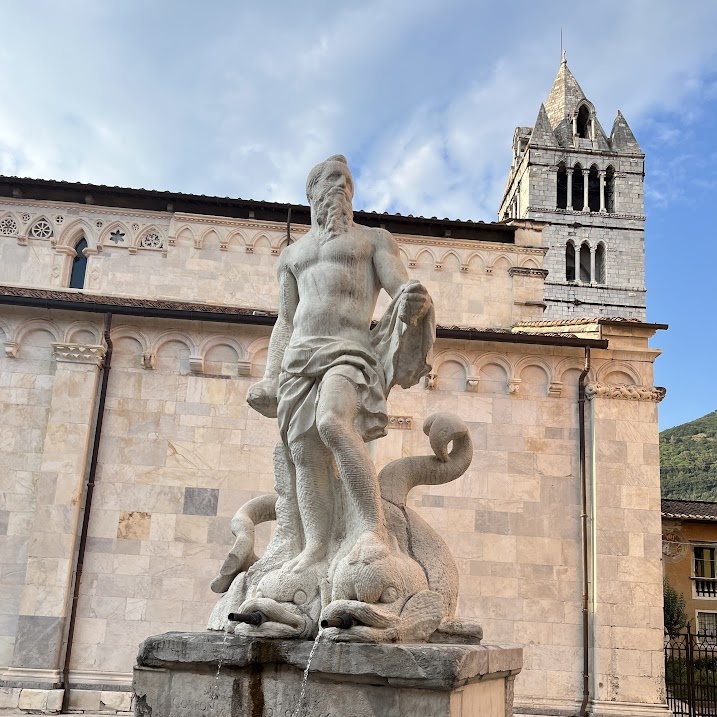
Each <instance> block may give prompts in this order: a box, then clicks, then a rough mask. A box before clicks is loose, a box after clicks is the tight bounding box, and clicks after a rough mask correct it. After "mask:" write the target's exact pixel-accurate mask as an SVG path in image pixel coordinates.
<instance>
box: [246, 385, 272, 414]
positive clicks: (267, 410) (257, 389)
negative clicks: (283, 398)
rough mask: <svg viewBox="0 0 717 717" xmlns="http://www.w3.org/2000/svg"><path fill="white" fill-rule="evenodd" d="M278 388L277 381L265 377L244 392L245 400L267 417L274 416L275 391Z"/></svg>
mask: <svg viewBox="0 0 717 717" xmlns="http://www.w3.org/2000/svg"><path fill="white" fill-rule="evenodd" d="M278 390H279V385H278V381H276V380H275V379H270V378H265V379H264V380H263V381H259V383H255V384H254V385H253V386H250V388H249V391H247V394H246V402H247V403H248V404H249V405H250V406H251V407H252V408H253V409H254V410H255V411H258V412H259V413H261V415H262V416H266V417H267V418H276V412H277V407H278V398H277V393H278Z"/></svg>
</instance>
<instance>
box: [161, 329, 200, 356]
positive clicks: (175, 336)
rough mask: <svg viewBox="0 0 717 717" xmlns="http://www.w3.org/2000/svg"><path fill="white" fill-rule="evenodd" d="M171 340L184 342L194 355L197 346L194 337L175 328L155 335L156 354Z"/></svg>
mask: <svg viewBox="0 0 717 717" xmlns="http://www.w3.org/2000/svg"><path fill="white" fill-rule="evenodd" d="M170 342H179V343H182V344H184V345H185V346H186V347H187V351H189V353H190V354H192V355H194V354H195V353H196V346H195V345H194V341H193V340H192V338H191V337H190V336H189V335H188V334H185V333H184V332H183V331H176V330H174V329H170V330H168V331H163V332H162V333H161V334H158V335H157V336H156V337H155V339H154V341H153V342H152V352H153V353H155V354H157V353H159V352H160V351H161V350H162V347H163V346H164V345H165V344H168V343H170Z"/></svg>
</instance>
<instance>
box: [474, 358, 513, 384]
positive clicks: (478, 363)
mask: <svg viewBox="0 0 717 717" xmlns="http://www.w3.org/2000/svg"><path fill="white" fill-rule="evenodd" d="M489 364H491V365H497V366H500V367H501V368H502V369H503V370H504V371H505V378H506V380H507V381H510V380H511V379H512V378H514V377H515V372H514V370H513V365H512V364H511V363H510V361H508V359H507V358H505V356H503V355H501V354H498V353H488V354H483V355H482V356H480V357H479V358H477V359H476V360H475V361H474V362H473V373H474V374H475V375H476V376H478V375H479V374H480V371H481V369H482V368H483V367H484V366H487V365H489Z"/></svg>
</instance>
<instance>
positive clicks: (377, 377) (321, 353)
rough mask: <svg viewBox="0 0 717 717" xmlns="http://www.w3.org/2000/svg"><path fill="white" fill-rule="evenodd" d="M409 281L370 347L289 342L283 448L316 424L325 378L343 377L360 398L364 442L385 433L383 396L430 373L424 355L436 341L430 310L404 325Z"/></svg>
mask: <svg viewBox="0 0 717 717" xmlns="http://www.w3.org/2000/svg"><path fill="white" fill-rule="evenodd" d="M410 284H411V282H409V283H408V284H406V285H404V286H403V287H402V288H401V291H399V292H398V293H397V294H396V296H395V297H394V298H393V300H392V301H391V303H390V305H389V306H388V308H387V309H386V312H385V313H384V315H383V317H382V318H381V320H380V321H379V322H378V323H377V324H376V325H375V326H374V327H373V328H372V329H370V331H369V335H368V344H369V345H368V346H362V345H361V344H359V343H357V342H353V341H347V340H345V339H338V340H337V339H335V338H332V337H327V336H317V337H312V338H310V339H305V340H303V341H302V342H301V343H296V344H290V345H289V347H288V348H287V349H286V351H285V352H284V360H283V364H282V373H281V377H280V379H279V405H278V419H279V429H280V431H281V437H282V440H283V441H284V444H285V445H289V444H290V443H291V442H292V441H294V440H296V439H297V438H299V437H300V436H301V435H303V434H304V433H306V432H307V431H309V430H310V429H311V428H312V427H313V426H315V425H316V405H317V402H318V400H319V395H320V392H321V383H322V381H323V379H324V378H325V377H326V376H329V375H331V376H334V375H338V376H344V377H345V378H347V379H348V380H349V381H351V382H352V383H353V384H354V386H355V387H356V390H357V392H358V394H359V396H358V398H359V406H360V410H359V415H358V418H357V428H358V430H359V433H360V434H361V436H362V437H363V439H364V441H372V440H374V439H376V438H380V437H381V436H385V435H386V424H387V423H388V415H387V413H386V397H387V396H388V393H389V391H390V390H391V388H392V387H393V386H395V385H399V386H401V387H402V388H409V387H411V386H414V385H415V384H417V383H418V381H419V380H420V379H421V377H422V376H425V375H426V374H427V373H428V372H429V371H430V366H429V364H427V363H426V360H425V357H426V355H427V353H428V352H429V350H430V349H431V346H432V345H433V341H434V337H435V313H434V309H433V306H431V308H430V309H429V311H428V312H427V313H426V314H425V315H424V316H423V317H422V318H420V319H418V320H416V321H410V320H409V322H408V323H406V322H404V321H403V319H402V318H400V316H401V314H402V313H403V311H405V303H404V301H403V298H402V297H403V296H404V294H405V292H406V288H407V287H409V286H410Z"/></svg>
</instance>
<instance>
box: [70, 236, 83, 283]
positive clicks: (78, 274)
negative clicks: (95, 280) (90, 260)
mask: <svg viewBox="0 0 717 717" xmlns="http://www.w3.org/2000/svg"><path fill="white" fill-rule="evenodd" d="M85 249H87V241H86V240H85V239H84V238H82V239H80V241H78V242H77V244H75V256H74V257H73V259H72V273H71V274H70V289H82V288H84V286H85V272H86V271H87V257H86V256H85V255H84V250H85Z"/></svg>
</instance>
